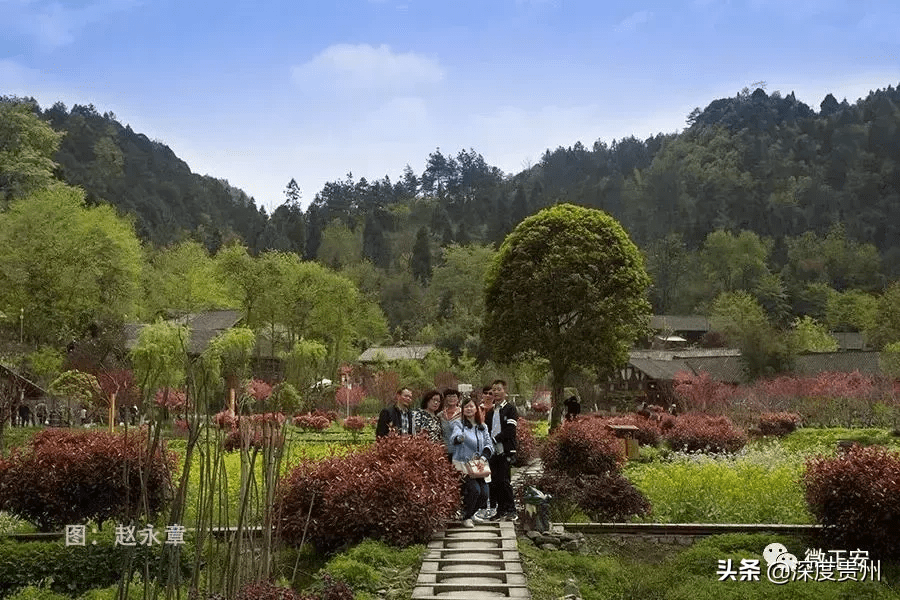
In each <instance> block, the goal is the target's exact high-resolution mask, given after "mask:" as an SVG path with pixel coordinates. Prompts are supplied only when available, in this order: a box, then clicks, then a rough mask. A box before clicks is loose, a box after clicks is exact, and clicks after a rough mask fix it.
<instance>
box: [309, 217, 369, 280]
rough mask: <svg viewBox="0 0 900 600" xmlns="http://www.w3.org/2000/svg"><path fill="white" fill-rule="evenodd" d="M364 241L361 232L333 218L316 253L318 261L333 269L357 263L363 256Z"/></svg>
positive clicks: (323, 232) (323, 233) (324, 231)
mask: <svg viewBox="0 0 900 600" xmlns="http://www.w3.org/2000/svg"><path fill="white" fill-rule="evenodd" d="M362 249H363V241H362V236H361V235H360V232H356V231H353V230H352V229H350V228H349V227H348V226H347V225H345V224H344V223H342V222H341V221H339V220H338V219H335V220H333V221H332V222H331V223H329V224H328V226H327V227H326V228H325V229H324V230H323V231H322V241H321V243H320V245H319V251H318V254H317V255H316V257H317V259H318V261H319V262H320V263H322V264H323V265H325V266H328V267H331V268H332V269H335V270H337V269H340V268H341V267H344V266H346V265H351V264H354V263H357V262H359V261H360V259H361V258H362Z"/></svg>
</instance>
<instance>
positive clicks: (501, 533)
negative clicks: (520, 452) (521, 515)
mask: <svg viewBox="0 0 900 600" xmlns="http://www.w3.org/2000/svg"><path fill="white" fill-rule="evenodd" d="M540 469H541V465H540V462H539V461H535V462H532V463H531V464H530V465H529V466H528V467H525V468H523V469H519V470H517V471H516V473H514V474H513V483H514V484H515V482H516V481H517V480H518V478H520V477H522V476H523V475H524V474H525V473H533V472H535V471H539V470H540ZM412 597H413V599H414V600H472V599H488V598H516V599H530V598H531V592H530V591H529V590H528V585H527V581H526V580H525V574H524V573H523V572H522V562H521V559H520V557H519V550H518V548H517V546H516V527H515V523H512V522H508V521H501V522H497V523H484V524H478V525H476V526H475V528H474V529H466V528H464V527H462V524H461V523H458V522H454V523H450V524H449V525H448V527H447V529H446V530H445V531H444V532H443V533H441V534H439V535H437V536H436V537H435V538H434V539H433V540H432V541H431V542H430V543H429V544H428V554H427V555H426V556H425V560H424V561H422V568H421V569H420V570H419V578H418V580H417V581H416V587H415V589H414V590H413V593H412Z"/></svg>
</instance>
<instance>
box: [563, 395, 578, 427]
mask: <svg viewBox="0 0 900 600" xmlns="http://www.w3.org/2000/svg"><path fill="white" fill-rule="evenodd" d="M565 405H566V421H574V420H575V417H577V416H578V415H579V414H581V402H579V401H578V396H574V395H572V396H569V397H568V398H566V401H565Z"/></svg>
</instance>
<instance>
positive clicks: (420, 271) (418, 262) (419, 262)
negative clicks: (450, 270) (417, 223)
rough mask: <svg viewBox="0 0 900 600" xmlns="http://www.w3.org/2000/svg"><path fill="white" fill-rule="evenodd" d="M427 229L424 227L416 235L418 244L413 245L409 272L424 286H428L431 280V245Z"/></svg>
mask: <svg viewBox="0 0 900 600" xmlns="http://www.w3.org/2000/svg"><path fill="white" fill-rule="evenodd" d="M429 237H430V236H429V233H428V228H427V227H422V228H420V229H419V232H418V233H416V242H415V244H413V249H412V256H411V257H410V259H409V270H410V271H411V272H412V275H413V277H415V278H416V280H417V281H419V282H421V283H422V284H427V283H428V281H429V280H430V279H431V243H430V241H429V239H428V238H429Z"/></svg>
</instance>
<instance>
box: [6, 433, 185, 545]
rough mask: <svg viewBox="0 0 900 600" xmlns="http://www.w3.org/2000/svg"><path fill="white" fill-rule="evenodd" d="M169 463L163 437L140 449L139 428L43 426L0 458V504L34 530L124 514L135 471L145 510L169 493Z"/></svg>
mask: <svg viewBox="0 0 900 600" xmlns="http://www.w3.org/2000/svg"><path fill="white" fill-rule="evenodd" d="M174 465H175V455H174V454H172V453H169V452H167V451H166V450H165V442H163V443H162V444H161V445H160V447H159V448H157V450H156V454H155V455H154V456H153V457H148V456H147V436H146V431H141V432H138V433H134V432H131V433H129V434H128V435H127V436H125V435H120V434H110V433H105V432H73V431H68V430H59V429H48V430H44V431H41V432H39V433H37V434H35V436H34V437H33V438H32V439H31V441H30V443H29V444H28V445H27V446H25V447H24V448H16V449H14V450H13V451H12V453H11V454H10V456H9V458H8V459H2V458H0V510H6V511H9V512H10V513H12V514H14V515H17V516H19V517H21V518H23V519H27V520H28V521H31V522H32V523H34V524H35V525H36V526H37V527H38V528H39V529H40V530H42V531H49V530H52V529H54V528H61V527H63V526H65V525H69V524H76V523H84V522H85V521H87V520H90V519H93V520H95V521H97V522H98V523H100V524H102V523H103V522H104V521H106V520H108V519H112V518H120V519H124V520H130V519H131V518H132V517H134V516H136V515H138V514H139V513H140V510H141V508H142V504H143V502H142V494H141V474H142V473H143V474H144V476H145V477H146V479H147V485H146V494H147V508H149V510H150V513H151V516H152V515H155V514H157V513H158V512H159V511H160V510H162V508H163V507H164V506H165V505H166V503H167V502H168V500H169V498H170V497H171V479H170V477H171V473H172V470H173V468H174Z"/></svg>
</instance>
